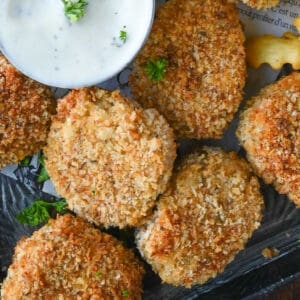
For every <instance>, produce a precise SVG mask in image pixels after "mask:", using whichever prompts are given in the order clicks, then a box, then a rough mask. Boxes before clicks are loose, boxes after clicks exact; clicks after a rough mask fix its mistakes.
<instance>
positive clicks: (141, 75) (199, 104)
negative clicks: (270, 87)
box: [129, 0, 246, 138]
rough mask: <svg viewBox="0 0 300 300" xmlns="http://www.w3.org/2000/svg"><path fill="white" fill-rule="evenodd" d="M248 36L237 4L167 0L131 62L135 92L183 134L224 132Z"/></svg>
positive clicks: (238, 96) (238, 90) (240, 81)
mask: <svg viewBox="0 0 300 300" xmlns="http://www.w3.org/2000/svg"><path fill="white" fill-rule="evenodd" d="M244 40H245V38H244V34H243V31H242V27H241V24H240V21H239V17H238V12H237V9H236V8H235V7H234V5H233V4H228V3H227V2H226V1H220V0H208V1H200V0H170V1H168V2H167V3H166V4H164V5H163V6H162V7H161V8H160V9H159V11H158V14H157V17H156V19H155V21H154V25H153V29H152V32H151V34H150V38H149V39H148V41H147V43H146V45H145V47H144V48H143V50H142V51H141V52H140V54H139V55H138V57H137V59H136V60H135V62H134V64H133V72H132V75H131V77H130V80H129V83H130V86H131V90H132V94H133V97H134V98H135V99H136V100H137V101H138V102H140V103H141V104H143V105H144V106H145V107H155V108H157V109H158V110H159V111H160V112H161V113H162V114H163V115H164V116H165V118H166V119H167V121H168V122H169V124H170V125H171V126H172V127H173V128H174V130H175V134H176V136H177V137H179V138H219V137H221V136H222V134H223V131H224V130H225V129H226V128H227V126H228V124H229V123H230V122H231V120H232V119H233V116H234V113H235V112H236V111H237V109H238V106H239V104H240V102H241V100H242V96H243V92H242V91H243V87H244V84H245V77H246V62H245V58H246V55H245V49H244ZM160 60H162V61H163V62H164V63H163V64H159V63H158V62H159V61H160ZM164 65H165V67H164ZM149 73H150V74H149ZM151 73H152V75H153V76H151ZM161 77H163V79H161V80H158V79H160V78H161ZM155 79H156V80H155Z"/></svg>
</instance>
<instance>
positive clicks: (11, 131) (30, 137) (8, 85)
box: [0, 54, 55, 168]
mask: <svg viewBox="0 0 300 300" xmlns="http://www.w3.org/2000/svg"><path fill="white" fill-rule="evenodd" d="M54 112H55V106H54V98H53V95H52V94H51V91H50V89H49V88H48V87H46V86H44V85H42V84H40V83H37V82H35V81H33V80H31V79H29V78H27V77H26V76H25V75H23V74H21V73H20V72H19V71H18V70H16V69H15V68H14V67H13V66H12V65H11V64H10V63H9V62H8V61H7V60H6V58H5V57H4V56H2V55H1V54H0V168H2V167H4V166H5V165H8V164H12V163H17V162H18V161H20V160H22V159H23V158H24V157H25V156H27V155H32V154H34V153H36V152H38V151H39V150H40V149H41V148H42V147H43V146H44V145H45V143H46V139H47V134H48V131H49V127H50V119H51V114H53V113H54Z"/></svg>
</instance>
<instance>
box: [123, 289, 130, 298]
mask: <svg viewBox="0 0 300 300" xmlns="http://www.w3.org/2000/svg"><path fill="white" fill-rule="evenodd" d="M121 296H122V297H129V291H128V290H123V291H122V292H121Z"/></svg>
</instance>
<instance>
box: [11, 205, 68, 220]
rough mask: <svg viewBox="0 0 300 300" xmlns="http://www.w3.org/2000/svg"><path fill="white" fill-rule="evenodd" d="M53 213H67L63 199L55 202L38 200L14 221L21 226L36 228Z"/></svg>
mask: <svg viewBox="0 0 300 300" xmlns="http://www.w3.org/2000/svg"><path fill="white" fill-rule="evenodd" d="M55 211H56V212H58V213H65V212H66V211H67V202H66V200H65V199H61V200H59V201H56V202H46V201H45V200H42V199H38V200H36V201H34V202H33V203H32V204H31V205H30V206H28V207H26V208H24V209H23V210H22V211H21V212H20V213H18V214H17V215H16V219H17V220H18V222H19V223H21V224H27V225H30V226H37V225H40V224H43V223H46V222H47V221H48V220H49V219H50V218H51V214H52V213H54V212H55Z"/></svg>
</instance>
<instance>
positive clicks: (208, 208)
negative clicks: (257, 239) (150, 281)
mask: <svg viewBox="0 0 300 300" xmlns="http://www.w3.org/2000/svg"><path fill="white" fill-rule="evenodd" d="M262 208H263V197H262V196H261V194H260V187H259V182H258V180H257V178H256V177H255V176H254V175H253V174H252V172H251V169H250V167H249V165H248V164H247V162H246V161H244V160H242V159H240V158H239V157H238V156H237V155H236V154H235V153H233V152H231V153H225V152H223V151H222V150H220V149H213V148H212V149H210V148H206V147H205V148H203V149H202V150H201V151H200V152H199V153H195V154H192V155H189V156H188V157H187V158H186V159H184V161H183V162H182V163H181V164H180V165H179V166H178V168H177V170H176V172H175V173H174V175H173V178H172V180H171V186H170V188H169V189H168V190H167V192H166V193H165V194H164V195H163V196H161V198H160V200H159V203H158V208H157V211H156V213H155V215H154V217H153V218H152V220H151V221H150V222H149V223H147V224H146V225H145V226H144V227H142V228H140V230H139V232H138V234H137V244H138V247H139V249H140V251H141V254H142V255H143V256H144V258H145V259H146V260H147V262H148V263H150V264H151V265H152V267H153V269H154V271H156V272H157V273H158V274H159V276H160V277H161V278H162V280H163V281H164V282H166V283H170V284H173V285H184V286H186V287H191V286H192V285H194V284H199V283H200V284H202V283H204V282H206V281H207V280H208V279H210V278H213V277H215V276H216V275H217V274H218V273H220V272H222V271H223V270H224V268H225V267H226V265H227V264H228V263H230V262H231V261H232V260H233V259H234V257H235V255H236V254H237V253H238V252H239V251H240V250H242V249H243V248H244V246H245V243H246V242H247V240H248V239H249V238H250V237H251V235H252V233H253V231H254V230H255V229H257V228H258V226H259V225H260V221H261V218H262V212H261V211H262Z"/></svg>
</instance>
